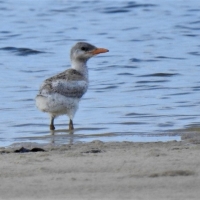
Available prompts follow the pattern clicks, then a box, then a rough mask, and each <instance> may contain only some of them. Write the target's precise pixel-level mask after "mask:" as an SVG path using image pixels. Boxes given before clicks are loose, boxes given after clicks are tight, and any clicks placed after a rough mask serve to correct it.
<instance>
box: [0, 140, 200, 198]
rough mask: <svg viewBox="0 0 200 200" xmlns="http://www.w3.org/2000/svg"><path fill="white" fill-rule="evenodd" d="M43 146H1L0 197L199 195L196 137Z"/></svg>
mask: <svg viewBox="0 0 200 200" xmlns="http://www.w3.org/2000/svg"><path fill="white" fill-rule="evenodd" d="M31 145H32V146H34V145H35V144H28V147H31ZM43 148H44V149H45V152H30V153H13V150H14V149H13V148H6V149H4V148H1V149H0V153H1V154H0V157H1V163H0V180H1V184H0V199H26V200H28V199H56V200H57V199H81V200H82V199H83V200H84V199H86V200H90V199H92V200H95V199H99V200H104V199H113V200H116V199H120V200H124V199H137V200H140V199H141V200H143V199H145V200H146V199H147V200H151V199H153V200H163V199H168V200H171V199H173V200H179V199H181V200H192V199H198V200H199V199H200V176H199V175H200V144H198V142H197V143H195V142H194V140H193V141H192V142H191V141H189V140H184V141H181V142H176V141H171V142H166V143H164V142H152V143H133V142H111V143H103V142H101V141H93V142H90V143H79V144H74V145H61V146H57V147H54V146H51V145H49V146H48V145H47V146H44V147H43Z"/></svg>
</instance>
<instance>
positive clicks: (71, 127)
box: [69, 119, 74, 131]
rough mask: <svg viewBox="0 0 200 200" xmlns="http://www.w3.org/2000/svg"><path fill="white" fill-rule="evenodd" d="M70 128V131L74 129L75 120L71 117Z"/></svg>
mask: <svg viewBox="0 0 200 200" xmlns="http://www.w3.org/2000/svg"><path fill="white" fill-rule="evenodd" d="M69 130H70V131H72V130H74V125H73V121H72V120H71V119H70V120H69Z"/></svg>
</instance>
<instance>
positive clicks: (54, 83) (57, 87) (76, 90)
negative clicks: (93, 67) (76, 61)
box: [40, 69, 88, 98]
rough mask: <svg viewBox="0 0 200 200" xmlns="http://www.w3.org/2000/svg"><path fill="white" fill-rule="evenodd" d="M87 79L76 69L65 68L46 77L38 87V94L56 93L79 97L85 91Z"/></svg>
mask: <svg viewBox="0 0 200 200" xmlns="http://www.w3.org/2000/svg"><path fill="white" fill-rule="evenodd" d="M87 88H88V81H87V80H86V79H85V78H84V76H83V75H82V74H80V73H79V72H77V71H76V70H73V69H70V70H66V71H64V72H62V73H60V74H58V75H56V76H53V77H51V78H49V79H46V80H45V81H44V83H43V84H42V86H41V88H40V94H43V95H45V94H52V93H58V94H61V95H63V96H65V97H74V98H81V97H82V96H83V94H84V93H85V92H86V91H87Z"/></svg>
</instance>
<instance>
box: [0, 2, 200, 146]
mask: <svg viewBox="0 0 200 200" xmlns="http://www.w3.org/2000/svg"><path fill="white" fill-rule="evenodd" d="M0 18H1V26H0V68H1V76H0V91H1V98H0V111H1V127H0V146H7V145H10V144H12V143H16V142H17V143H19V142H39V143H50V142H53V143H56V144H60V143H68V142H71V141H73V142H82V141H83V142H87V141H91V140H95V139H99V140H102V141H125V140H126V141H135V142H138V141H145V142H146V141H149V142H150V141H168V140H180V139H181V131H177V130H183V129H186V128H188V127H193V126H199V125H200V116H199V113H200V106H199V105H200V93H199V90H200V79H199V74H200V1H197V0H191V1H184V0H179V1H172V0H166V1H162V2H159V1H156V0H154V1H148V2H147V1H142V0H141V1H130V0H129V1H126V0H124V1H104V0H98V1H81V0H79V1H67V0H58V1H54V0H43V1H40V0H35V1H27V0H17V1H13V0H0ZM77 41H87V42H89V43H92V44H94V45H96V46H98V47H104V48H107V49H109V53H107V54H104V55H99V56H97V57H95V58H92V59H91V60H90V61H89V63H88V66H89V75H90V87H89V90H88V92H87V93H86V95H85V96H84V98H83V99H82V101H81V103H80V108H79V110H78V112H77V114H76V116H75V119H74V124H75V128H76V130H75V133H74V135H69V133H68V131H67V127H68V125H67V124H68V118H67V117H66V116H62V117H60V118H58V119H56V121H55V125H56V128H57V130H56V132H55V133H54V135H52V133H51V132H50V131H49V118H48V115H46V114H45V113H41V112H40V111H38V110H37V109H36V107H35V102H34V98H35V95H36V94H37V91H38V88H39V86H40V84H41V83H42V81H43V80H44V79H46V78H48V77H50V76H52V75H55V74H57V73H59V72H62V71H64V70H65V69H66V68H68V67H69V66H70V60H69V51H70V48H71V46H73V45H74V43H76V42H77Z"/></svg>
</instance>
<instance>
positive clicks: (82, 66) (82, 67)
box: [71, 60, 88, 77]
mask: <svg viewBox="0 0 200 200" xmlns="http://www.w3.org/2000/svg"><path fill="white" fill-rule="evenodd" d="M86 63H87V62H82V61H79V60H75V61H71V67H72V69H75V70H77V71H78V72H80V73H81V74H83V75H84V76H85V77H88V68H87V65H86Z"/></svg>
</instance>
